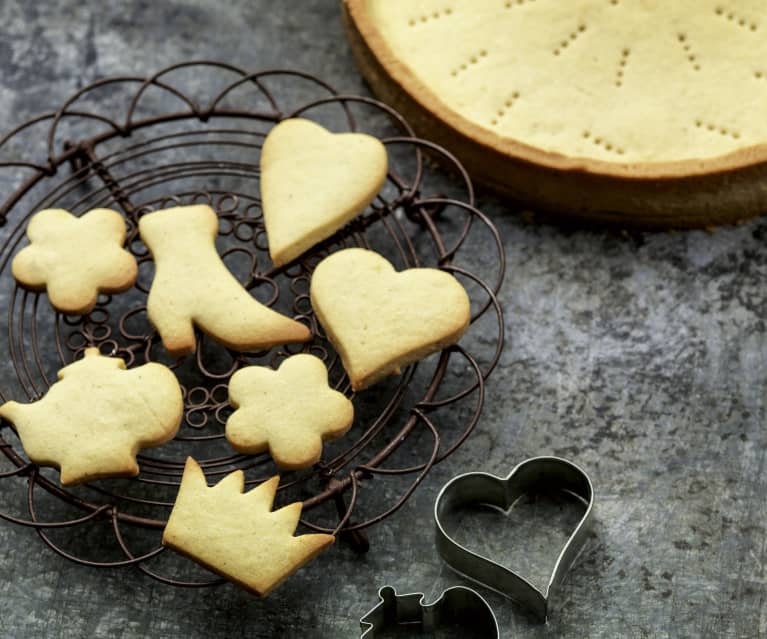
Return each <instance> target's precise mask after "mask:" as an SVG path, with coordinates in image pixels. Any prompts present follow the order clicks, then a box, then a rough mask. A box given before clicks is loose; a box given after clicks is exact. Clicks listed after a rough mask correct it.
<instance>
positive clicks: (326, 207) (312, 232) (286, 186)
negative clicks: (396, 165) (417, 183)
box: [261, 118, 387, 266]
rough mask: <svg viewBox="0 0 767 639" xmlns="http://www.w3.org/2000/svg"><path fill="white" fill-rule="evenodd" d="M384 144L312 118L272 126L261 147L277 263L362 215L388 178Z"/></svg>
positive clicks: (266, 204)
mask: <svg viewBox="0 0 767 639" xmlns="http://www.w3.org/2000/svg"><path fill="white" fill-rule="evenodd" d="M386 167H387V156H386V149H385V148H384V145H383V144H381V142H380V141H378V140H377V139H376V138H374V137H372V136H369V135H364V134H361V133H339V134H333V133H330V132H329V131H327V130H326V129H324V128H322V127H321V126H320V125H319V124H315V123H314V122H311V121H310V120H304V119H302V118H291V119H289V120H283V121H282V122H280V123H279V124H278V125H277V126H276V127H274V128H273V129H272V130H271V131H270V133H269V135H268V136H266V141H265V142H264V148H263V149H262V151H261V206H262V208H263V212H264V224H265V225H266V234H267V237H268V238H269V254H270V255H271V257H272V261H273V262H274V264H275V265H276V266H281V265H283V264H287V263H288V262H290V261H291V260H293V259H295V258H296V257H298V256H299V255H301V254H302V253H304V252H305V251H307V250H308V249H310V248H311V247H312V246H314V245H315V244H317V243H318V242H321V241H322V240H324V239H327V238H328V237H330V236H331V235H333V233H335V232H336V231H337V230H338V229H340V228H341V227H342V226H344V224H346V223H347V222H349V221H351V220H352V219H354V218H355V217H357V215H359V214H360V213H361V212H362V211H363V210H364V209H365V207H366V206H367V205H368V204H370V202H371V201H372V200H373V198H374V197H375V196H376V194H377V193H378V191H379V190H380V189H381V186H382V185H383V183H384V180H385V179H386Z"/></svg>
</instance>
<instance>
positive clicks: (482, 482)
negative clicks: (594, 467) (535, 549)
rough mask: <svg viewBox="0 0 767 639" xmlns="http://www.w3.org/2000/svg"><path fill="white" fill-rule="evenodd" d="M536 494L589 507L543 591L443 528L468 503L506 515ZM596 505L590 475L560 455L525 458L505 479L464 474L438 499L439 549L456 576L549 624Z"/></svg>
mask: <svg viewBox="0 0 767 639" xmlns="http://www.w3.org/2000/svg"><path fill="white" fill-rule="evenodd" d="M532 490H536V491H541V490H548V491H551V490H561V491H564V492H567V493H569V494H571V495H573V496H574V497H576V498H578V499H579V500H580V501H582V502H583V503H584V504H585V506H586V511H585V512H584V514H583V517H581V520H580V522H579V523H578V525H577V526H576V527H575V530H573V532H572V534H571V535H570V538H569V539H568V540H567V543H566V544H565V545H564V547H563V548H562V551H561V552H560V553H559V557H558V558H557V562H556V564H555V565H554V569H553V570H552V572H551V577H550V579H549V583H548V584H547V586H546V588H545V589H544V590H543V591H541V590H540V589H538V588H536V587H535V586H534V585H533V584H532V583H530V582H529V581H528V580H527V579H525V578H524V577H522V576H521V575H519V574H518V573H516V572H514V571H513V570H511V569H510V568H507V567H506V566H503V565H502V564H499V563H496V562H495V561H492V560H490V559H488V558H487V557H484V556H482V555H479V554H477V553H475V552H473V551H471V550H469V549H468V548H466V547H465V546H463V545H461V544H460V543H458V542H457V541H455V540H454V539H453V538H452V537H451V536H450V535H449V534H448V533H447V531H446V530H445V528H444V526H443V525H442V520H443V518H444V516H445V515H446V514H447V513H448V512H450V511H452V510H455V509H457V508H460V507H461V506H465V505H468V504H485V505H489V506H495V507H497V508H501V509H503V510H504V511H506V512H508V511H509V510H510V509H511V508H512V506H513V505H514V504H515V503H516V501H517V500H518V499H519V498H520V497H522V496H523V495H524V494H525V493H529V492H531V491H532ZM593 507H594V489H593V487H592V485H591V480H590V479H589V476H588V475H587V474H586V473H585V472H584V471H583V470H581V469H580V468H579V467H578V466H576V465H575V464H573V463H572V462H570V461H567V460H566V459H561V458H559V457H533V458H531V459H527V460H525V461H523V462H522V463H520V464H518V465H517V466H516V467H515V468H514V469H513V470H512V471H511V472H510V473H509V474H508V476H507V477H505V478H504V477H496V476H495V475H491V474H489V473H481V472H473V473H465V474H463V475H458V476H457V477H454V478H453V479H451V480H450V481H449V482H448V483H447V484H445V486H444V487H443V488H442V490H441V491H440V493H439V495H438V496H437V501H436V503H435V505H434V521H435V523H436V532H437V539H436V545H437V551H438V552H439V554H440V555H441V556H442V559H444V561H445V563H447V565H448V566H450V568H452V569H453V570H455V571H456V572H457V573H459V574H461V575H463V576H464V577H466V578H468V579H470V580H472V581H475V582H477V583H479V584H480V585H482V586H485V587H487V588H490V589H491V590H495V591H496V592H498V593H500V594H502V595H504V596H506V597H508V598H510V599H512V600H513V601H516V602H517V603H519V604H520V605H522V606H524V607H525V608H526V609H528V610H529V611H530V612H532V613H533V614H534V615H536V616H537V617H538V618H539V619H541V620H542V621H544V622H545V621H546V616H547V613H548V608H549V603H550V601H551V598H552V595H553V594H554V593H555V592H556V589H557V587H558V586H559V585H560V584H561V583H562V580H563V579H564V577H565V574H566V573H567V570H568V569H569V568H570V566H571V565H572V563H573V562H574V561H575V559H576V557H577V556H578V554H579V553H580V551H581V549H582V548H583V545H584V544H585V543H586V540H587V538H588V535H589V531H590V528H591V525H592V521H593V512H594V508H593Z"/></svg>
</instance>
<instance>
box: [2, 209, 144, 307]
mask: <svg viewBox="0 0 767 639" xmlns="http://www.w3.org/2000/svg"><path fill="white" fill-rule="evenodd" d="M27 237H28V238H29V242H30V243H29V245H28V246H26V247H24V248H23V249H22V250H21V252H19V254H18V255H16V257H15V258H14V260H13V264H12V266H11V270H12V272H13V277H14V278H16V281H17V282H18V283H19V284H20V285H21V286H23V287H24V288H28V289H30V290H33V291H47V293H48V299H49V300H50V302H51V305H52V306H53V307H54V308H55V309H57V310H59V311H61V312H62V313H67V314H70V315H82V314H85V313H88V312H90V311H91V310H92V309H93V307H94V306H95V305H96V301H97V299H98V295H99V293H120V292H122V291H126V290H128V289H129V288H130V287H131V286H133V283H134V282H135V281H136V275H137V273H138V267H137V265H136V260H135V258H134V257H133V256H132V255H131V254H130V253H128V251H126V250H124V249H123V243H124V242H125V221H124V220H123V218H122V216H121V215H120V214H119V213H117V212H115V211H112V210H110V209H92V210H90V211H88V212H87V213H86V214H85V215H83V216H81V217H75V216H74V215H72V214H71V213H69V212H68V211H65V210H64V209H46V210H44V211H40V212H39V213H35V215H33V216H32V218H31V219H30V221H29V225H28V226H27Z"/></svg>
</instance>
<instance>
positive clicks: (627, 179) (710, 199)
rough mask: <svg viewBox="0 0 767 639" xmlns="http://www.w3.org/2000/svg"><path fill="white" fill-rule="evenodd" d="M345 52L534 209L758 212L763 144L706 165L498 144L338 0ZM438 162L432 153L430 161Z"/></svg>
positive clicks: (418, 119) (373, 82)
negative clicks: (607, 158) (621, 160)
mask: <svg viewBox="0 0 767 639" xmlns="http://www.w3.org/2000/svg"><path fill="white" fill-rule="evenodd" d="M341 3H342V9H343V11H342V13H343V19H344V25H345V28H346V33H347V36H348V39H349V43H350V45H351V49H352V52H353V54H354V57H355V59H356V61H357V64H358V66H359V68H360V71H361V72H362V74H363V75H364V76H365V78H366V79H367V81H368V83H369V84H370V86H371V88H372V90H373V92H374V93H375V94H376V95H377V96H378V97H379V98H380V99H381V100H383V101H384V102H386V103H387V104H390V105H391V106H392V107H394V108H395V109H396V110H397V111H399V112H400V113H402V115H403V116H404V117H405V118H406V119H407V120H408V121H409V122H410V124H411V125H412V126H413V128H414V130H415V131H416V132H417V134H418V135H419V136H421V137H423V138H426V139H429V140H431V141H433V142H436V143H437V144H439V145H441V146H444V147H445V148H447V149H448V150H450V151H451V152H452V153H454V154H455V155H456V156H457V157H458V159H459V160H460V161H461V162H462V163H463V164H464V166H465V167H466V168H467V170H468V171H469V173H470V175H471V176H472V178H473V179H475V180H476V181H477V182H478V183H479V184H481V185H484V186H486V187H488V188H490V189H492V190H493V191H495V192H497V193H500V194H502V195H503V196H505V197H507V198H511V199H512V200H514V201H515V202H517V203H519V204H521V205H523V206H529V207H531V208H533V209H535V210H539V211H543V212H547V213H551V214H554V215H556V216H564V217H566V218H570V219H576V220H579V221H588V222H596V223H608V224H612V225H618V226H621V227H635V228H654V229H671V228H702V227H711V226H716V225H721V224H730V223H735V222H739V221H742V220H745V219H748V218H750V217H755V216H757V215H761V214H762V213H764V212H765V211H767V146H765V145H760V146H754V147H751V148H748V149H744V150H740V151H736V152H734V153H729V154H727V155H723V156H720V157H716V158H711V159H705V160H685V161H678V162H655V163H646V164H643V163H635V164H617V163H610V162H603V161H599V160H586V159H581V158H579V159H575V158H569V157H566V156H563V155H559V154H556V153H549V152H546V151H542V150H540V149H536V148H534V147H530V146H527V145H524V144H521V143H515V142H514V141H513V140H509V139H508V138H506V139H504V138H501V137H499V136H497V135H495V134H493V133H492V132H490V131H487V130H484V129H482V128H481V127H479V126H477V125H475V124H473V123H472V122H470V121H469V120H467V119H465V118H463V117H461V116H460V115H459V114H457V113H456V112H454V111H452V110H450V109H448V108H447V107H445V106H444V105H443V104H442V102H441V101H440V100H439V99H438V98H437V97H436V96H434V95H433V94H432V93H431V91H430V90H429V89H428V88H427V87H425V86H424V85H423V84H422V83H421V82H420V81H419V80H418V78H416V77H415V76H414V75H413V73H412V72H411V71H410V70H409V69H408V68H407V67H406V66H405V65H404V64H403V63H402V62H400V61H399V60H398V59H397V57H396V56H395V55H394V54H393V52H392V51H391V49H390V48H389V47H388V45H387V44H386V42H385V41H384V40H383V38H382V37H381V35H380V33H379V32H378V30H377V28H376V26H375V24H373V22H372V21H371V20H370V18H369V16H368V15H367V13H366V9H365V2H364V0H341ZM437 158H438V159H440V156H437Z"/></svg>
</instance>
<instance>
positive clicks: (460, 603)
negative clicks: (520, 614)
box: [360, 586, 500, 639]
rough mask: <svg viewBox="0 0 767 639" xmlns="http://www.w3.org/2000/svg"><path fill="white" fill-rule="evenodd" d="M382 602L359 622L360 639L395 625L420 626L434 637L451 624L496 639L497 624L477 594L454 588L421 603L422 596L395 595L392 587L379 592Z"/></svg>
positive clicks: (488, 608)
mask: <svg viewBox="0 0 767 639" xmlns="http://www.w3.org/2000/svg"><path fill="white" fill-rule="evenodd" d="M378 596H379V597H380V598H381V601H379V602H378V604H376V606H375V607H374V608H373V609H372V610H371V611H370V612H368V613H367V614H366V615H365V616H364V617H362V619H360V627H361V628H362V634H361V635H360V639H374V637H375V634H376V632H379V631H381V630H383V629H384V628H390V627H391V626H395V625H397V624H420V626H421V630H423V632H427V633H433V632H434V631H435V630H437V629H439V628H440V627H443V628H444V627H446V626H450V625H453V624H462V625H469V626H471V628H473V629H476V630H477V632H479V633H481V636H482V637H486V638H487V639H499V638H500V632H499V630H498V622H497V621H496V619H495V614H494V613H493V609H492V608H491V607H490V605H489V604H488V603H487V602H486V601H485V599H484V598H483V597H482V596H481V595H480V594H479V593H478V592H476V591H474V590H472V589H471V588H465V587H464V586H454V587H452V588H448V589H447V590H445V592H443V593H442V595H441V596H440V598H439V599H437V601H435V602H434V603H430V604H426V603H424V599H425V597H424V595H423V593H420V592H417V593H411V594H407V595H398V594H397V593H396V592H395V590H394V588H392V587H391V586H384V587H383V588H381V589H380V590H379V591H378Z"/></svg>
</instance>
